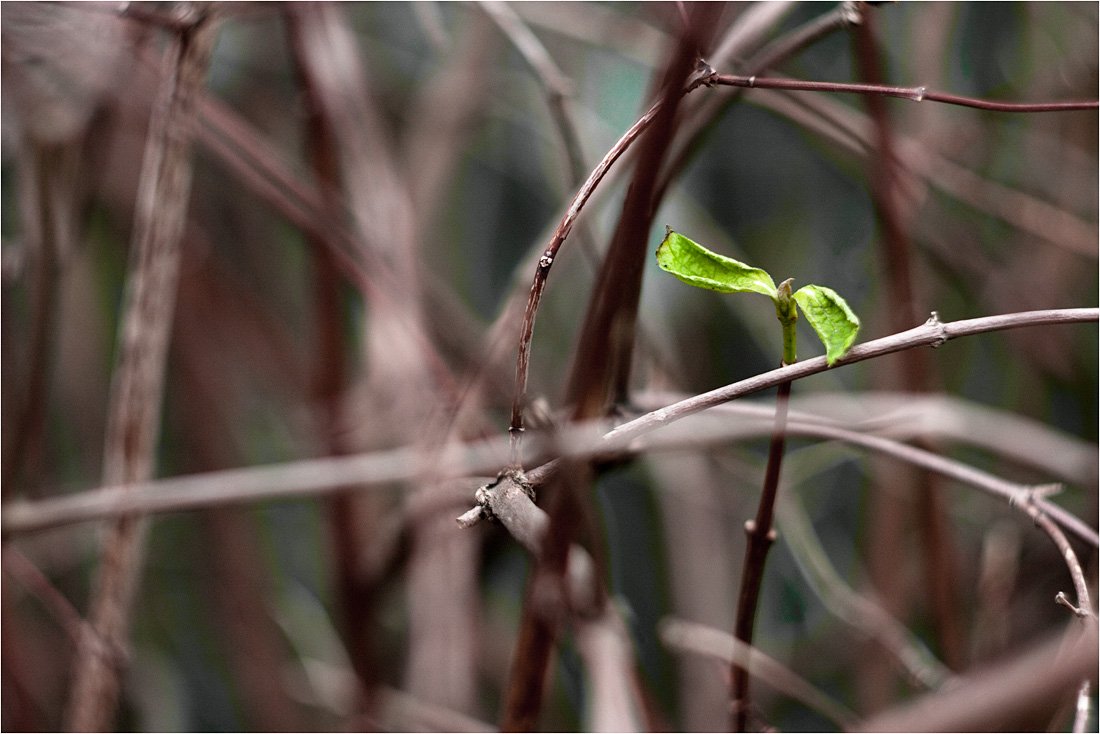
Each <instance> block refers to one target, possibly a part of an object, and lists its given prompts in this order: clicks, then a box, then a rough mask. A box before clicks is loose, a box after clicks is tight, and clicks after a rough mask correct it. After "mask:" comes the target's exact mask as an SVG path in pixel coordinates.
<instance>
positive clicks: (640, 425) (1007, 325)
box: [606, 308, 1100, 445]
mask: <svg viewBox="0 0 1100 734" xmlns="http://www.w3.org/2000/svg"><path fill="white" fill-rule="evenodd" d="M1098 320H1100V308H1063V309H1050V310H1044V311H1023V312H1020V313H1012V314H1001V315H998V316H983V317H980V318H975V319H964V320H961V321H948V322H944V321H940V320H939V316H938V315H937V314H936V313H935V312H933V314H932V317H931V318H929V319H928V320H927V321H926V322H925V323H923V324H922V325H920V326H917V327H915V328H913V329H909V330H908V331H903V332H900V333H898V334H892V335H890V336H886V337H882V338H881V339H875V340H873V341H869V342H864V343H863V344H857V345H855V346H854V347H852V348H851V350H850V351H849V352H848V353H847V354H846V355H844V356H843V357H841V358H840V359H838V360H837V361H836V362H834V363H833V366H832V367H829V365H828V363H827V362H826V361H825V357H813V358H811V359H804V360H800V361H799V362H797V363H795V364H793V365H788V366H785V367H779V368H777V369H774V370H770V371H768V372H762V373H760V374H758V375H755V376H753V377H749V378H747V379H744V380H740V381H738V382H734V383H732V384H729V385H726V386H724V387H719V388H716V389H714V390H711V391H709V392H705V393H700V394H698V395H694V396H692V397H690V398H688V399H686V400H681V401H680V402H678V403H675V404H673V405H669V406H666V407H664V408H661V409H659V410H656V411H653V412H651V413H647V414H645V415H643V416H640V417H638V418H635V419H634V420H631V421H628V422H626V423H624V424H622V425H621V426H619V427H618V428H616V429H615V430H613V431H611V432H610V433H608V434H607V436H606V440H607V442H608V443H611V444H618V445H626V444H627V443H628V442H629V441H630V440H631V439H633V438H635V437H637V436H640V435H642V434H644V433H648V432H649V431H651V430H653V429H654V428H656V427H657V426H660V425H664V424H667V423H670V422H672V421H675V420H678V419H680V418H683V417H685V416H688V415H692V414H693V413H698V412H699V411H701V410H706V409H707V408H711V407H714V406H715V405H721V404H722V403H726V402H729V401H730V400H735V399H737V398H740V397H743V396H745V395H751V394H752V393H756V392H760V391H761V390H766V389H768V388H769V387H776V386H778V385H779V384H780V383H783V382H786V381H788V380H801V379H803V378H806V377H810V376H811V375H816V374H818V373H820V372H825V371H826V370H829V369H836V368H837V367H841V366H843V365H849V364H855V363H856V362H863V361H865V360H868V359H875V358H877V357H882V356H884V355H887V354H894V353H895V352H904V351H906V350H908V349H914V348H916V347H925V346H930V347H933V348H936V347H940V346H943V345H944V344H945V343H947V342H948V341H950V340H951V339H957V338H959V337H964V336H971V335H974V334H982V333H986V332H990V331H1001V330H1005V329H1018V328H1022V327H1025V326H1043V325H1051V324H1067V323H1087V322H1092V321H1098Z"/></svg>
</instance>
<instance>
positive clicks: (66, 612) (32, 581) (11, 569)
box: [4, 548, 84, 644]
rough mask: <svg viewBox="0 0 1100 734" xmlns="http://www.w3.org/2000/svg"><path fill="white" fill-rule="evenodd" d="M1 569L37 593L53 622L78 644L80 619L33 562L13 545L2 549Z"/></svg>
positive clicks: (80, 626) (82, 622)
mask: <svg viewBox="0 0 1100 734" xmlns="http://www.w3.org/2000/svg"><path fill="white" fill-rule="evenodd" d="M4 571H6V572H7V573H8V574H10V575H11V577H12V578H14V579H15V580H16V581H18V582H19V583H20V584H22V585H23V586H24V587H25V588H26V589H27V590H28V591H30V592H31V593H32V594H34V595H35V596H36V597H38V600H39V601H41V602H42V605H43V606H44V607H45V608H46V610H47V611H48V612H49V613H50V614H51V615H52V616H53V618H54V619H55V620H56V622H57V624H58V626H59V627H61V629H62V630H63V631H64V632H65V634H66V636H68V637H69V639H70V640H71V641H72V642H73V644H79V642H80V639H81V633H82V628H83V626H84V620H83V619H81V617H80V612H78V611H77V609H76V607H74V606H73V605H72V602H70V601H69V600H68V599H66V598H65V595H64V594H62V593H61V592H60V591H58V589H57V587H56V586H54V585H53V583H51V582H50V580H49V579H48V578H46V574H44V573H42V571H40V570H39V568H38V567H37V566H35V565H34V563H33V562H31V559H29V558H27V557H26V556H25V555H23V553H22V552H20V551H19V550H18V549H16V548H5V549H4Z"/></svg>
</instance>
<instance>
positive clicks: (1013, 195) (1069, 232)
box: [753, 90, 1097, 259]
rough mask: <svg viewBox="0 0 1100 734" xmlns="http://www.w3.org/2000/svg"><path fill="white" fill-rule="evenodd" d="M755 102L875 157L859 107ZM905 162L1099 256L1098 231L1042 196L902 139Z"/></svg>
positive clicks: (822, 101) (938, 183)
mask: <svg viewBox="0 0 1100 734" xmlns="http://www.w3.org/2000/svg"><path fill="white" fill-rule="evenodd" d="M753 101H754V102H755V103H757V104H759V105H760V106H761V107H763V108H765V109H769V110H772V111H773V112H776V113H778V114H781V115H783V116H785V117H787V118H788V119H790V120H792V121H794V122H797V123H798V124H799V125H801V126H802V127H805V128H806V129H808V130H811V131H813V132H815V133H817V134H818V135H821V136H823V137H825V138H827V139H829V140H831V141H832V142H834V143H836V144H838V145H841V146H843V147H844V148H846V149H848V150H849V151H851V152H853V153H855V154H857V155H859V156H864V157H866V156H868V155H870V153H869V150H870V147H871V136H870V129H871V128H870V121H869V119H868V118H867V116H866V115H864V114H863V113H861V112H859V111H857V110H856V109H855V108H853V107H850V106H848V105H844V104H841V103H839V102H837V101H836V100H833V99H829V98H828V97H823V96H817V95H796V94H790V93H785V92H781V91H774V90H771V91H769V90H763V91H761V92H760V93H759V94H757V95H755V97H754V98H753ZM898 142H899V148H898V154H899V158H900V160H901V161H902V163H904V165H905V168H906V170H908V171H909V172H910V173H911V174H913V175H915V176H917V177H919V178H920V179H922V180H923V182H924V183H925V184H927V185H928V186H929V187H931V188H933V189H937V190H939V191H941V192H943V193H945V194H947V195H948V196H950V197H953V198H955V199H958V200H959V201H961V202H963V203H965V204H967V205H968V206H970V207H973V208H974V209H977V210H979V211H982V212H985V213H987V214H989V215H991V216H993V217H996V218H998V219H1000V220H1001V221H1003V222H1005V223H1007V224H1010V225H1011V226H1013V227H1015V228H1017V229H1020V230H1022V231H1024V232H1027V233H1028V234H1031V235H1033V236H1035V237H1039V238H1041V239H1043V240H1044V241H1046V242H1050V243H1051V244H1054V245H1057V246H1059V247H1064V248H1066V249H1069V250H1072V251H1073V252H1075V253H1076V254H1078V255H1084V256H1086V257H1090V258H1093V259H1095V258H1096V252H1097V251H1096V227H1095V223H1091V222H1088V221H1085V220H1083V219H1081V218H1080V217H1078V216H1076V215H1075V214H1073V213H1071V212H1068V211H1066V210H1064V209H1060V208H1058V207H1057V206H1054V205H1053V204H1050V203H1048V202H1047V201H1044V200H1042V199H1039V198H1038V197H1036V196H1034V195H1031V194H1028V193H1026V192H1023V191H1020V190H1018V189H1014V188H1011V187H1009V186H1005V185H1003V184H1000V183H997V182H995V181H991V180H989V179H986V178H983V177H981V176H979V175H978V174H976V173H974V172H973V171H971V170H970V169H969V168H966V167H965V166H962V165H959V164H958V163H955V162H953V161H951V160H949V159H947V158H945V157H944V156H942V155H940V154H938V153H936V152H935V151H934V150H932V149H931V148H930V147H929V146H928V145H927V144H925V143H923V142H919V141H917V140H915V139H913V138H906V137H903V136H898Z"/></svg>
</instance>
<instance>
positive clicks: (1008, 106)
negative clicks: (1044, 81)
mask: <svg viewBox="0 0 1100 734" xmlns="http://www.w3.org/2000/svg"><path fill="white" fill-rule="evenodd" d="M707 84H709V85H717V86H726V87H743V88H746V89H786V90H790V91H794V92H833V93H844V94H868V95H878V96H884V97H898V98H900V99H907V100H909V101H911V102H925V101H928V102H942V103H944V104H953V105H960V106H963V107H973V108H975V109H979V110H990V111H993V112H1071V111H1075V110H1095V109H1100V101H1097V100H1078V101H1073V102H997V101H993V100H985V99H977V98H974V97H963V96H961V95H957V94H948V93H946V92H937V91H934V90H931V89H928V88H927V87H894V86H890V85H887V84H852V83H848V82H816V81H803V80H801V79H783V78H777V77H761V76H738V75H736V74H715V75H714V76H713V77H711V78H710V79H709V80H707Z"/></svg>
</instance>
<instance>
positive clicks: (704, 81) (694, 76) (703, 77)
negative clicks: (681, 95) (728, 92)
mask: <svg viewBox="0 0 1100 734" xmlns="http://www.w3.org/2000/svg"><path fill="white" fill-rule="evenodd" d="M717 78H718V72H717V70H715V68H714V67H713V66H711V65H710V64H708V63H707V61H706V59H702V58H699V59H696V60H695V68H694V69H693V70H692V72H691V76H690V77H688V83H687V89H686V90H685V93H686V92H690V91H692V90H695V89H698V88H699V87H713V86H715V84H716V83H717V82H716V80H717Z"/></svg>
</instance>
